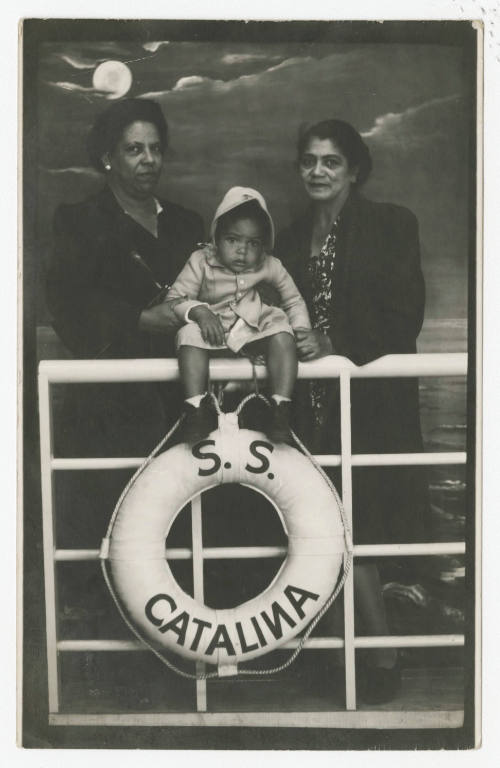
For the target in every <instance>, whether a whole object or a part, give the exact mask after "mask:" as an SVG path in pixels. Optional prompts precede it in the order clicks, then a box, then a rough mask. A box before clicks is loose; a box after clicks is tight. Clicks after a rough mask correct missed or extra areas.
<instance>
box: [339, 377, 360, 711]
mask: <svg viewBox="0 0 500 768" xmlns="http://www.w3.org/2000/svg"><path fill="white" fill-rule="evenodd" d="M340 441H341V446H340V452H341V460H342V504H343V506H344V511H345V514H346V517H347V520H348V522H349V527H350V528H351V531H352V455H351V377H350V374H349V370H348V369H346V370H342V371H341V372H340ZM353 571H354V567H353V568H351V571H350V573H349V575H348V576H347V579H346V582H345V584H344V642H345V647H344V657H345V684H346V694H345V699H346V708H347V709H356V657H355V653H356V651H355V645H354V573H353Z"/></svg>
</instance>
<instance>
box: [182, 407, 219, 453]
mask: <svg viewBox="0 0 500 768" xmlns="http://www.w3.org/2000/svg"><path fill="white" fill-rule="evenodd" d="M184 413H185V416H184V422H183V425H182V426H183V430H182V438H183V440H184V442H185V443H189V444H190V445H193V444H194V443H199V442H200V440H204V439H205V437H207V436H208V435H209V434H210V432H212V431H213V430H214V429H216V427H217V413H216V411H215V408H214V405H213V402H212V398H211V397H210V395H205V397H204V398H203V400H202V401H201V403H200V405H199V406H198V408H196V407H195V406H194V405H191V403H184Z"/></svg>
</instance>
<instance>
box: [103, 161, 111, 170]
mask: <svg viewBox="0 0 500 768" xmlns="http://www.w3.org/2000/svg"><path fill="white" fill-rule="evenodd" d="M104 168H105V169H106V170H107V171H110V170H111V166H110V164H109V163H104Z"/></svg>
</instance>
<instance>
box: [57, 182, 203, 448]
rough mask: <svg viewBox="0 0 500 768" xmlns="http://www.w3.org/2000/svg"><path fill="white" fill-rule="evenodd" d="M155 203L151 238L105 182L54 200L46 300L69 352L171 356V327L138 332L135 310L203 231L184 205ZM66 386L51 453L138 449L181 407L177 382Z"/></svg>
mask: <svg viewBox="0 0 500 768" xmlns="http://www.w3.org/2000/svg"><path fill="white" fill-rule="evenodd" d="M160 203H161V206H162V208H163V211H162V212H161V213H160V214H159V216H158V238H155V237H153V235H151V234H150V233H149V232H148V231H147V230H145V229H144V228H143V227H141V226H140V225H139V224H138V223H137V222H135V221H134V220H133V219H132V218H131V217H130V216H128V215H127V214H126V213H125V212H124V211H123V209H122V208H121V207H120V206H119V204H118V203H117V201H116V199H115V197H114V195H113V193H112V192H111V190H110V189H109V188H108V187H105V188H104V189H102V190H101V191H100V192H99V193H98V194H97V195H94V196H92V197H89V198H88V199H87V200H84V201H83V202H81V203H77V204H75V205H61V206H60V207H59V208H58V209H57V211H56V214H55V217H54V249H53V254H52V259H51V262H50V265H49V269H48V273H47V304H48V307H49V310H50V311H51V313H52V316H53V325H54V328H55V330H56V332H57V334H58V335H59V337H60V338H61V340H62V341H63V343H64V345H65V346H66V347H67V349H68V350H69V352H70V353H71V355H72V356H74V357H77V358H97V357H103V358H141V357H165V356H168V357H171V356H173V354H174V338H173V337H174V334H172V335H171V336H165V335H160V334H157V335H152V334H147V333H144V332H141V331H140V330H139V328H138V320H139V315H140V313H141V311H142V310H143V309H144V308H145V307H147V306H148V305H149V304H150V302H151V301H153V300H154V298H155V296H157V295H158V292H159V287H158V285H161V286H163V285H165V284H171V283H173V281H174V280H175V278H176V277H177V274H178V273H179V272H180V271H181V269H182V267H183V266H184V263H185V261H186V259H187V258H188V257H189V255H190V254H191V252H192V251H193V250H195V248H196V245H197V243H198V242H200V241H201V240H202V239H203V224H202V220H201V218H200V216H198V214H196V213H194V212H193V211H189V210H186V209H185V208H182V207H181V206H179V205H175V204H173V203H170V202H167V201H164V200H161V201H160ZM137 255H139V256H140V258H141V260H142V263H141V261H139V260H138V259H137ZM66 390H67V391H66V393H65V397H64V399H63V400H62V401H61V402H60V404H59V410H57V408H56V419H55V420H54V422H55V438H56V440H55V443H56V451H58V452H59V454H60V455H61V454H62V455H64V454H65V455H89V456H103V455H111V456H119V455H132V456H137V455H140V454H141V453H142V454H143V455H145V454H147V453H149V451H150V450H152V448H153V447H154V445H155V443H157V442H158V440H159V439H160V438H161V437H162V436H163V435H164V434H165V431H166V430H167V428H168V427H169V426H170V425H171V424H172V422H173V421H175V420H176V419H177V418H178V416H179V413H180V409H181V406H182V399H181V397H180V389H179V387H177V386H166V385H161V386H159V385H153V384H149V383H143V384H140V383H136V384H124V385H119V384H106V385H101V384H99V385H81V386H80V385H72V386H71V387H67V388H66Z"/></svg>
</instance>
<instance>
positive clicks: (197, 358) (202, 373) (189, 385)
mask: <svg viewBox="0 0 500 768" xmlns="http://www.w3.org/2000/svg"><path fill="white" fill-rule="evenodd" d="M178 358H179V371H180V374H181V381H182V386H183V388H184V397H185V398H186V399H188V398H190V397H196V395H203V394H204V393H205V392H206V391H207V387H208V361H209V351H208V349H201V348H200V347H193V346H190V345H188V344H183V345H182V346H181V347H179V351H178Z"/></svg>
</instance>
